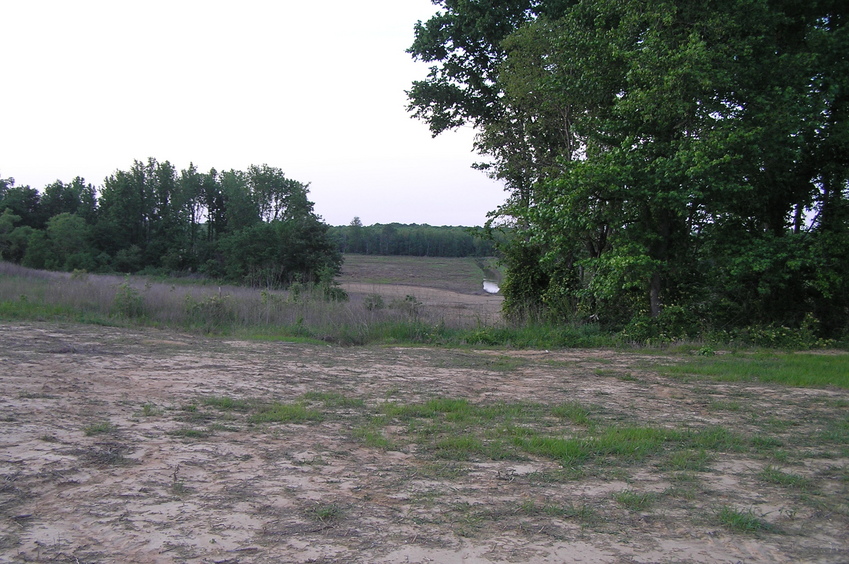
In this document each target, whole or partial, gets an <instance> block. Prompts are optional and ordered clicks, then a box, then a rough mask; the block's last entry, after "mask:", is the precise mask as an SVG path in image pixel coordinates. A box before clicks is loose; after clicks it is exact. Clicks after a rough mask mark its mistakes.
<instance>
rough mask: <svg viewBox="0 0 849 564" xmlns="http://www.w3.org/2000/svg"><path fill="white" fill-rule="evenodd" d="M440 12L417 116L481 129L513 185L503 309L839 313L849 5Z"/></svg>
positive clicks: (505, 212)
mask: <svg viewBox="0 0 849 564" xmlns="http://www.w3.org/2000/svg"><path fill="white" fill-rule="evenodd" d="M440 4H442V5H443V6H444V7H445V8H446V10H447V12H446V13H445V14H442V13H440V14H438V15H437V16H436V17H434V19H433V20H431V21H430V22H428V23H427V24H420V25H419V26H417V28H416V33H417V37H416V42H415V43H414V45H413V48H412V52H413V53H414V55H417V56H419V57H420V58H424V59H426V60H433V61H437V62H439V65H437V66H435V67H434V69H433V70H432V71H431V74H430V76H429V77H428V80H427V81H425V82H424V83H416V84H414V87H413V89H412V90H411V91H410V99H411V108H412V109H413V110H414V111H416V115H418V116H419V117H421V118H423V119H425V120H427V121H428V122H429V123H430V125H431V128H432V129H433V130H434V132H439V131H441V130H443V129H445V128H446V127H451V126H454V125H457V124H459V123H463V122H471V123H472V124H473V125H475V126H476V127H477V128H478V131H479V136H478V141H477V147H478V149H479V150H480V151H481V152H482V153H484V154H486V155H489V156H490V157H491V158H492V159H493V162H492V164H491V171H492V173H493V174H494V175H495V176H496V177H498V178H502V179H503V180H505V181H506V185H507V188H508V190H509V191H510V198H508V201H507V203H506V204H505V205H504V206H503V207H502V208H501V209H500V210H498V215H499V216H501V217H502V218H504V219H505V220H506V221H507V222H509V223H510V225H512V226H513V227H514V228H515V231H516V232H517V233H518V234H519V235H518V236H517V237H516V238H515V239H514V240H513V242H512V243H511V244H510V245H508V247H507V248H506V249H505V253H506V257H507V266H508V269H509V272H508V279H507V283H506V285H505V291H506V296H507V304H508V307H525V306H526V305H528V304H531V305H536V306H539V307H543V308H545V309H547V310H548V311H554V312H557V313H560V314H562V313H568V312H572V313H573V314H575V313H583V314H585V315H594V316H595V315H597V316H600V317H601V318H603V319H604V318H606V319H608V320H609V321H611V322H616V321H618V322H625V321H627V320H628V319H632V318H634V316H638V315H640V314H641V313H642V312H645V313H646V314H649V315H651V316H654V317H657V316H660V315H661V314H662V312H663V310H664V306H670V305H674V306H676V308H673V310H675V311H679V310H680V309H681V307H677V306H682V307H683V308H684V309H686V310H687V311H690V312H696V313H699V314H702V316H713V317H714V319H715V320H716V321H717V322H722V323H728V322H732V323H742V322H752V321H754V322H764V323H766V322H782V323H783V322H791V323H792V322H795V323H798V322H800V320H801V318H802V317H804V316H805V315H806V314H809V313H811V312H812V311H820V312H821V311H824V310H831V309H833V308H830V307H824V304H831V305H832V306H834V305H837V306H839V307H842V308H844V309H845V306H846V304H845V300H844V301H842V302H841V300H840V299H838V298H836V296H839V295H840V296H842V295H843V294H845V290H846V284H847V281H846V279H845V278H841V277H840V276H823V273H822V267H823V266H824V265H826V264H834V263H839V262H840V259H841V258H843V259H844V263H845V258H846V256H845V255H846V247H845V246H842V247H840V246H837V247H835V246H830V247H829V250H826V248H825V247H824V246H822V245H821V244H819V243H818V241H820V240H822V238H823V237H826V236H827V237H829V238H832V239H835V238H837V239H839V238H840V237H843V239H841V240H842V241H845V235H844V234H845V231H846V213H845V207H846V206H845V202H846V191H847V178H849V174H848V173H847V171H849V167H847V155H848V154H849V151H847V150H846V149H847V145H849V143H847V132H846V130H847V125H846V97H847V77H849V72H847V68H846V61H845V57H842V56H840V55H839V53H845V52H847V51H849V44H847V32H846V28H845V23H846V17H847V14H846V11H847V8H846V7H845V6H844V4H842V3H838V2H832V1H823V2H805V3H802V2H795V1H789V0H788V1H767V0H738V1H730V2H729V1H707V2H695V1H684V2H680V1H679V2H671V1H660V0H628V1H624V2H623V1H617V2H613V1H607V0H583V1H578V2H546V1H542V2H535V3H522V2H516V3H509V4H510V5H511V6H513V8H512V9H513V10H514V11H513V12H511V14H512V15H513V16H515V17H513V18H512V19H511V18H507V19H506V20H505V22H506V23H505V25H503V26H500V27H499V26H496V25H493V24H492V22H491V21H490V20H488V18H487V15H492V14H494V13H496V12H494V11H492V10H490V9H489V8H490V7H489V3H487V2H456V3H455V2H440ZM500 5H501V4H500ZM469 22H472V24H470V23H469ZM438 32H439V33H438ZM458 34H459V35H460V36H463V34H466V36H465V37H466V43H464V41H463V40H460V39H458ZM440 42H442V47H441V49H440V46H439V43H440ZM425 47H426V48H425ZM423 84H427V85H428V87H429V89H427V88H425V87H424V86H423ZM483 100H485V101H486V102H485V103H482V104H477V105H476V104H475V103H472V101H478V102H480V101H483ZM836 253H838V254H836ZM839 253H842V257H841V255H840V254H839ZM838 288H843V291H838ZM788 299H789V301H790V302H792V303H794V307H792V308H787V307H786V305H785V304H787V303H788ZM788 310H789V311H788ZM844 313H845V312H844ZM720 317H722V319H721V320H720V319H719V318H720Z"/></svg>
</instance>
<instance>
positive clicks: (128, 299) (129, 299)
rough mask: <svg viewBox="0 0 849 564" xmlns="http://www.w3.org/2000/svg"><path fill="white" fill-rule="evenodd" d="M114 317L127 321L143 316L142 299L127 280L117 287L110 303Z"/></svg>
mask: <svg viewBox="0 0 849 564" xmlns="http://www.w3.org/2000/svg"><path fill="white" fill-rule="evenodd" d="M112 311H113V312H114V313H115V315H118V316H121V317H125V318H128V319H137V318H141V317H144V315H145V303H144V297H143V296H142V295H141V292H139V291H138V290H136V289H135V288H133V287H132V286H131V285H130V280H129V278H128V279H127V280H125V281H124V282H123V283H121V284H120V285H119V286H118V289H117V290H116V291H115V298H114V300H113V301H112Z"/></svg>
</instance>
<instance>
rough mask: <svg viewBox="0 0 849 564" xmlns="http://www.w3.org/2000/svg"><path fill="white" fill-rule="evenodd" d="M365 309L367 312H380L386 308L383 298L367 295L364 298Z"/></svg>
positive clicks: (378, 295) (377, 295) (376, 295)
mask: <svg viewBox="0 0 849 564" xmlns="http://www.w3.org/2000/svg"><path fill="white" fill-rule="evenodd" d="M364 305H365V308H366V309H367V310H368V311H380V310H381V309H383V308H385V307H386V304H385V303H384V301H383V297H382V296H381V295H380V294H369V295H367V296H366V297H365V301H364Z"/></svg>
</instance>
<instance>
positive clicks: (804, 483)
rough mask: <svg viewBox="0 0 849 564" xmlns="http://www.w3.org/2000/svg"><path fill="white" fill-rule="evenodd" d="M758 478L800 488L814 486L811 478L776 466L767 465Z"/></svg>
mask: <svg viewBox="0 0 849 564" xmlns="http://www.w3.org/2000/svg"><path fill="white" fill-rule="evenodd" d="M758 478H759V479H760V480H761V481H763V482H766V483H768V484H775V485H779V486H784V487H787V488H794V489H800V490H807V489H810V488H811V487H812V486H813V483H812V482H811V480H809V479H807V478H805V477H803V476H799V475H798V474H790V473H787V472H782V471H781V470H779V469H778V468H776V467H774V466H766V467H765V468H764V469H763V470H761V471H760V472H759V473H758Z"/></svg>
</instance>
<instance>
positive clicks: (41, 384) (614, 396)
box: [0, 322, 849, 563]
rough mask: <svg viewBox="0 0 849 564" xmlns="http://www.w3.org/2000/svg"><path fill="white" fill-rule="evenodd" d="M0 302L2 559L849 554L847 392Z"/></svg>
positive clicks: (627, 358)
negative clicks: (18, 318)
mask: <svg viewBox="0 0 849 564" xmlns="http://www.w3.org/2000/svg"><path fill="white" fill-rule="evenodd" d="M682 361H683V357H682V356H680V355H678V356H676V355H672V354H669V355H664V354H657V353H643V352H622V351H610V350H592V351H584V350H565V351H551V352H549V351H504V350H501V351H492V350H480V351H474V350H435V349H426V348H398V347H393V348H388V347H368V348H339V347H331V346H325V345H310V344H292V343H284V342H254V341H251V342H248V341H238V340H230V339H221V338H218V339H216V338H203V337H198V336H191V335H185V334H180V333H175V332H166V331H160V330H153V329H138V330H137V329H121V328H112V327H100V326H84V325H71V324H56V323H38V322H32V323H29V322H28V323H21V322H15V323H11V322H10V323H5V324H2V325H0V386H2V390H3V392H2V397H0V429H2V433H0V561H7V562H139V563H145V562H151V563H152V562H197V563H212V562H217V563H225V562H228V563H235V562H240V563H260V562H263V563H264V562H268V563H271V562H346V563H350V562H362V563H381V562H383V563H394V562H413V563H424V562H441V563H451V562H470V563H495V562H498V563H501V562H536V563H544V562H550V563H561V562H596V563H633V562H646V563H648V562H660V563H672V562H702V563H713V562H716V563H719V562H746V563H753V562H833V563H837V562H847V561H849V501H847V497H849V459H847V450H846V445H847V442H849V439H848V438H847V437H849V418H847V408H849V391H847V390H841V389H800V388H788V387H786V386H780V385H772V384H761V383H757V382H746V383H728V382H721V383H720V382H715V381H711V380H706V379H698V378H695V377H672V376H670V375H667V374H666V373H665V372H664V371H663V367H664V366H666V365H668V364H670V363H677V362H682Z"/></svg>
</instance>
